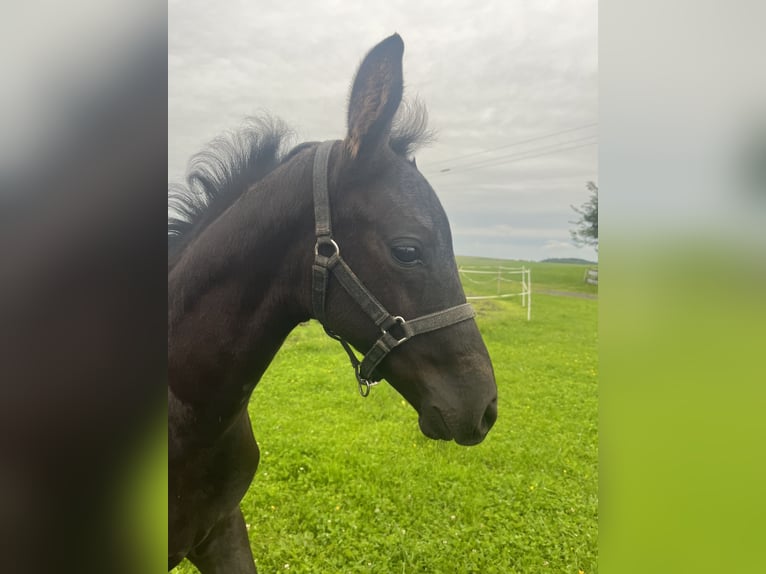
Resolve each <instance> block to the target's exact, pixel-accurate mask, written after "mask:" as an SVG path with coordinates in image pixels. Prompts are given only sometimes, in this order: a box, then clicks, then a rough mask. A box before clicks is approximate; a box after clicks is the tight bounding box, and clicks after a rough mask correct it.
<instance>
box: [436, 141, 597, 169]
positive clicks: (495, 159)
mask: <svg viewBox="0 0 766 574" xmlns="http://www.w3.org/2000/svg"><path fill="white" fill-rule="evenodd" d="M595 137H597V136H595V135H588V136H584V137H581V138H575V139H571V140H567V141H563V142H556V143H553V144H547V145H544V146H542V147H536V148H532V149H528V150H524V151H517V152H513V153H510V154H505V155H500V156H496V157H490V158H487V159H480V160H479V161H474V162H469V163H464V164H461V165H457V166H455V167H448V168H445V169H441V170H439V171H440V173H446V172H448V171H454V170H463V169H464V168H468V167H474V166H480V165H492V164H494V163H496V162H498V160H504V159H506V158H514V157H517V156H519V155H525V154H528V153H536V152H539V151H544V150H548V149H556V148H558V147H560V146H564V145H569V144H573V143H578V142H582V141H585V140H589V139H593V138H595ZM501 163H502V162H501Z"/></svg>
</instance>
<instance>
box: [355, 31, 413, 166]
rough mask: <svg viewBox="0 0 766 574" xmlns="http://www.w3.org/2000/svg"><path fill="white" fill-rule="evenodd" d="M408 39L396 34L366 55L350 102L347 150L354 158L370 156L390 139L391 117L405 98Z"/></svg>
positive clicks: (357, 75)
mask: <svg viewBox="0 0 766 574" xmlns="http://www.w3.org/2000/svg"><path fill="white" fill-rule="evenodd" d="M403 53H404V42H402V39H401V37H399V34H394V35H393V36H390V37H388V38H386V39H385V40H383V41H382V42H381V43H380V44H378V45H377V46H375V47H374V48H373V49H372V50H370V52H369V53H368V54H367V56H365V58H364V60H363V61H362V64H361V65H360V66H359V70H358V71H357V73H356V77H355V78H354V86H353V88H351V97H350V98H349V103H348V134H347V135H346V141H345V145H346V150H347V151H348V153H349V156H350V158H351V159H352V160H356V159H363V158H367V157H370V156H371V155H372V154H374V153H375V151H376V150H377V149H378V148H379V147H380V146H381V145H383V144H385V143H387V142H388V134H389V132H390V130H391V121H392V120H393V118H394V114H395V113H396V110H397V108H398V107H399V103H400V102H401V101H402V90H403V89H404V87H403V79H402V54H403Z"/></svg>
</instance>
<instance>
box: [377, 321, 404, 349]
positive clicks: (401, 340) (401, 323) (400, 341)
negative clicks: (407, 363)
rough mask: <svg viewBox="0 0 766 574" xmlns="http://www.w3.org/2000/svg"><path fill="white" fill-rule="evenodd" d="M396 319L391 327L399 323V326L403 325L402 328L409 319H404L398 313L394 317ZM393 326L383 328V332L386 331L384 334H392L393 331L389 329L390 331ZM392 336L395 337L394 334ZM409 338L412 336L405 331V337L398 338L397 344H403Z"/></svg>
mask: <svg viewBox="0 0 766 574" xmlns="http://www.w3.org/2000/svg"><path fill="white" fill-rule="evenodd" d="M394 321H395V325H391V327H394V326H396V325H398V326H399V327H402V328H403V327H404V325H405V323H407V321H405V320H404V317H400V316H399V315H396V316H395V317H394ZM391 327H389V328H388V329H382V331H383V333H384V334H386V335H391V333H390V332H389V331H390V329H391ZM391 336H392V337H394V335H391ZM409 338H410V337H409V336H408V335H407V333H406V332H405V333H404V337H402V338H401V339H397V341H396V345H397V346H399V345H401V344H402V343H404V342H405V341H407V340H409Z"/></svg>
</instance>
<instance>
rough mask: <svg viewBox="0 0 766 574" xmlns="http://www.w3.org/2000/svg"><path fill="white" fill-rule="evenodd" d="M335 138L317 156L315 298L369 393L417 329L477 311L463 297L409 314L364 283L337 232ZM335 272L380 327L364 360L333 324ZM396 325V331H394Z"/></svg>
mask: <svg viewBox="0 0 766 574" xmlns="http://www.w3.org/2000/svg"><path fill="white" fill-rule="evenodd" d="M334 144H335V142H334V141H326V142H322V143H320V144H319V146H318V148H317V151H316V155H315V156H314V183H313V187H314V221H315V224H316V239H317V242H316V246H315V247H314V265H313V266H312V270H313V274H312V293H311V300H312V306H313V307H314V316H315V317H316V319H317V320H318V321H319V322H320V323H321V324H322V326H324V328H325V331H326V332H327V334H328V335H330V337H332V338H333V339H336V340H337V341H339V342H340V344H341V345H342V346H343V349H345V351H346V353H347V354H348V358H349V359H350V361H351V366H352V367H353V368H354V374H355V375H356V380H357V382H358V383H359V392H360V394H361V395H362V396H363V397H366V396H367V395H369V394H370V388H371V387H373V386H374V385H377V384H378V382H379V380H380V379H379V378H375V367H377V366H378V365H379V364H380V362H381V361H382V360H383V359H384V358H385V357H386V355H388V354H389V353H390V352H391V351H392V350H393V349H395V348H396V347H398V346H399V345H401V344H402V343H404V342H405V341H408V340H409V339H411V338H412V337H414V336H415V335H421V334H423V333H428V332H430V331H436V330H437V329H441V328H443V327H448V326H450V325H454V324H455V323H460V322H461V321H466V320H467V319H472V318H473V317H475V316H476V313H475V312H474V310H473V307H471V305H469V304H468V303H463V304H462V305H457V306H455V307H450V308H449V309H444V310H442V311H437V312H435V313H431V314H429V315H423V316H422V317H418V318H417V319H411V320H405V319H404V318H403V317H401V316H399V315H392V314H391V313H389V312H388V311H386V309H385V307H383V305H381V303H380V302H379V301H378V300H377V299H376V298H375V296H374V295H373V294H372V293H370V291H369V290H368V289H367V288H366V287H365V286H364V284H363V283H362V282H361V281H360V280H359V278H358V277H357V276H356V275H355V274H354V272H353V271H352V270H351V268H350V267H349V266H348V265H347V264H346V262H345V261H344V260H343V259H342V258H341V256H340V247H338V244H337V243H336V242H335V240H333V238H332V225H331V221H330V197H329V193H328V178H327V175H328V173H327V172H328V164H329V161H330V152H331V151H332V148H333V145H334ZM331 273H332V274H333V275H335V278H336V279H337V280H338V283H340V285H341V287H343V289H345V291H346V292H347V293H348V294H349V295H350V296H351V298H352V299H354V301H356V302H357V304H358V305H359V306H360V307H361V308H362V310H363V311H364V312H365V313H366V314H367V316H368V317H369V318H370V319H372V321H373V322H374V323H375V325H376V326H377V327H378V329H380V332H381V335H380V337H379V338H378V340H377V341H375V343H374V344H373V346H372V347H371V348H370V350H369V351H367V353H366V354H365V355H364V357H363V358H362V360H361V361H360V360H359V359H357V357H356V355H355V354H354V351H353V349H351V345H349V344H348V342H346V341H345V340H343V338H342V337H340V336H339V335H337V334H335V333H333V332H332V331H330V330H329V328H328V327H327V314H326V309H325V300H326V298H327V285H328V282H329V279H330V274H331ZM394 330H395V331H396V333H393V332H392V331H394Z"/></svg>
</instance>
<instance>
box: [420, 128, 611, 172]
mask: <svg viewBox="0 0 766 574" xmlns="http://www.w3.org/2000/svg"><path fill="white" fill-rule="evenodd" d="M597 125H598V122H593V123H590V124H585V125H584V126H578V127H576V128H569V129H566V130H560V131H557V132H551V133H549V134H545V135H542V136H536V137H533V138H529V139H525V140H520V141H517V142H513V143H509V144H505V145H501V146H498V147H493V148H489V149H484V150H481V151H476V152H473V153H468V154H464V155H458V156H455V157H450V158H447V159H440V160H438V161H435V162H433V163H431V164H430V165H439V164H442V163H448V162H454V161H457V160H460V159H465V158H467V157H474V156H477V155H481V154H485V153H489V152H493V151H497V150H500V149H506V148H509V147H514V146H517V145H523V144H526V143H530V142H534V141H538V140H542V139H546V138H550V137H553V136H557V135H560V134H566V133H569V132H575V131H578V130H584V129H586V128H592V127H594V126H597Z"/></svg>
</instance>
